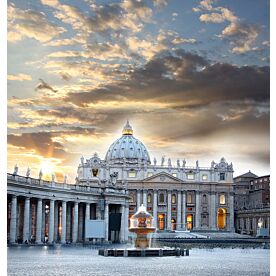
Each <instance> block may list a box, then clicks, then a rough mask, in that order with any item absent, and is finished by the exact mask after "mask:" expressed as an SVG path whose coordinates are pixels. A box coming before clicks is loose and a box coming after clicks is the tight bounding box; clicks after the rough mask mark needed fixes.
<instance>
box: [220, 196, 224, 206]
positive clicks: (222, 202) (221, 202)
mask: <svg viewBox="0 0 276 276" xmlns="http://www.w3.org/2000/svg"><path fill="white" fill-rule="evenodd" d="M219 204H225V195H220V196H219Z"/></svg>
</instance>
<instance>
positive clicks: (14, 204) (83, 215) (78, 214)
mask: <svg viewBox="0 0 276 276" xmlns="http://www.w3.org/2000/svg"><path fill="white" fill-rule="evenodd" d="M23 201H24V202H23ZM31 202H32V204H35V210H31ZM19 203H21V205H22V206H24V212H23V218H22V212H20V213H19V211H18V210H19ZM97 204H98V203H97V202H82V201H71V200H70V201H67V200H61V199H60V200H59V199H44V198H34V197H32V198H31V197H28V196H24V197H23V196H16V195H11V201H10V210H9V212H10V220H9V222H8V223H9V233H8V234H9V242H10V243H17V242H18V239H19V236H20V239H22V240H21V242H23V243H29V242H35V243H36V244H42V243H44V242H47V243H48V244H51V243H53V242H60V243H62V244H65V243H67V242H72V243H77V242H87V241H88V239H85V223H86V221H87V220H89V219H91V218H92V219H104V221H105V226H106V233H105V238H104V239H105V240H106V241H108V229H109V228H108V220H109V204H108V202H105V209H104V213H103V214H102V213H101V211H100V208H99V207H98V206H97ZM126 209H127V208H125V206H124V205H121V207H120V211H121V213H122V221H121V233H120V241H125V239H126V235H127V229H126V228H127V227H128V224H127V220H126V219H128V212H126ZM91 210H92V212H93V214H92V213H91ZM22 219H23V231H22V230H21V231H20V229H19V223H20V222H22ZM125 220H126V221H125Z"/></svg>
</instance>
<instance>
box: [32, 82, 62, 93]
mask: <svg viewBox="0 0 276 276" xmlns="http://www.w3.org/2000/svg"><path fill="white" fill-rule="evenodd" d="M39 81H40V83H39V84H38V85H37V86H36V88H35V90H36V91H38V90H44V89H46V90H50V91H52V92H55V93H56V92H58V90H56V89H54V88H53V87H52V86H50V85H49V84H48V83H47V82H45V81H44V80H43V79H39Z"/></svg>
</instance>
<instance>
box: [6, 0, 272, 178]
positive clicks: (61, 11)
mask: <svg viewBox="0 0 276 276" xmlns="http://www.w3.org/2000/svg"><path fill="white" fill-rule="evenodd" d="M7 19H8V34H7V35H8V60H7V62H8V69H7V70H8V85H7V87H8V171H9V172H12V171H13V167H14V165H15V164H16V163H17V164H18V166H19V173H20V174H25V173H26V170H27V168H28V167H30V168H31V170H32V176H33V177H36V176H37V175H38V173H39V170H40V168H42V169H43V170H44V173H45V177H47V175H46V174H47V173H48V174H49V173H50V172H51V171H53V172H55V173H56V175H57V177H58V179H59V180H61V179H62V178H63V175H64V174H67V175H68V177H69V181H70V182H73V181H74V178H75V176H76V169H77V166H78V164H79V160H80V157H81V156H82V155H83V156H84V157H85V158H90V157H91V156H92V155H93V154H94V152H97V153H98V154H99V156H100V157H101V158H102V159H103V158H104V157H105V153H106V151H107V149H108V147H109V145H110V144H111V143H112V142H113V141H114V140H115V139H116V138H118V137H120V135H121V131H122V128H123V125H124V124H125V122H126V120H127V119H128V120H129V121H130V123H131V125H132V127H133V129H134V136H135V137H137V138H139V139H140V140H141V141H142V142H143V143H144V144H145V146H146V147H147V149H148V151H149V153H150V156H151V159H152V160H153V158H154V157H156V158H157V160H158V163H160V160H161V156H163V155H165V156H166V159H167V158H171V159H172V162H173V163H176V160H177V159H184V158H185V159H186V160H187V165H189V166H193V165H195V162H196V160H199V165H200V166H210V163H211V161H212V160H215V161H216V162H218V161H219V159H220V158H221V157H222V156H224V157H225V158H226V160H227V161H228V162H233V166H234V170H235V173H234V175H235V176H237V175H239V174H242V173H244V172H247V171H248V170H251V171H253V172H254V173H256V174H258V175H263V174H268V173H269V150H270V149H269V111H270V110H269V96H270V95H269V94H270V91H269V81H270V80H269V72H270V67H269V63H270V61H269V57H270V54H269V50H270V49H269V45H270V38H269V32H270V30H269V1H268V0H243V1H237V0H234V1H230V0H227V1H222V0H221V1H220V0H217V1H215V0H214V1H211V0H203V1H192V0H183V1H179V0H141V1H138V0H122V1H94V0H82V1H81V0H78V1H77V0H75V1H65V0H41V1H39V0H35V1H20V0H17V1H8V7H7Z"/></svg>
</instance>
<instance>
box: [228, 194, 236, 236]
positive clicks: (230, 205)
mask: <svg viewBox="0 0 276 276" xmlns="http://www.w3.org/2000/svg"><path fill="white" fill-rule="evenodd" d="M229 211H230V218H229V224H230V225H229V230H230V231H231V232H235V226H234V196H233V195H232V194H230V195H229Z"/></svg>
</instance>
